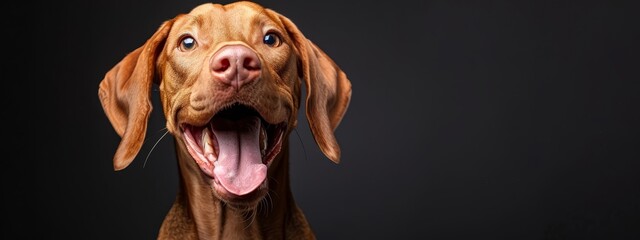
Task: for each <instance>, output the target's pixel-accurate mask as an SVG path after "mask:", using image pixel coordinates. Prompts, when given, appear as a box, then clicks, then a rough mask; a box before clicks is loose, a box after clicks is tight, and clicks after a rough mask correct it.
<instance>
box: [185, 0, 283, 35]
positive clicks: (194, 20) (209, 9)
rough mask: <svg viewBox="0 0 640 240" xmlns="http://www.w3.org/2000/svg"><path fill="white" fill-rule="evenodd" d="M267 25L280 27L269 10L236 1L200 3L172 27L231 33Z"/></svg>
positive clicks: (253, 4)
mask: <svg viewBox="0 0 640 240" xmlns="http://www.w3.org/2000/svg"><path fill="white" fill-rule="evenodd" d="M265 25H269V26H271V27H274V28H280V26H281V24H280V21H279V20H278V19H277V17H275V16H274V15H273V14H272V13H271V12H270V11H268V10H266V9H265V8H263V7H261V6H260V5H258V4H255V3H251V2H236V3H231V4H227V5H221V4H212V3H207V4H202V5H200V6H197V7H196V8H194V9H193V10H191V12H189V13H188V14H185V15H183V16H182V17H181V18H180V19H178V20H177V21H176V23H175V24H174V27H178V28H190V27H199V28H206V29H210V30H212V31H214V32H216V33H218V34H232V33H233V32H237V31H235V30H237V29H247V28H249V27H250V26H265Z"/></svg>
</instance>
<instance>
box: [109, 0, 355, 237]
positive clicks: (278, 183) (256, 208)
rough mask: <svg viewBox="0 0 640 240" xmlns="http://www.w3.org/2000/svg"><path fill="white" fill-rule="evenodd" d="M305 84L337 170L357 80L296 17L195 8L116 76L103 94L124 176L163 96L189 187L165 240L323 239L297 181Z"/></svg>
mask: <svg viewBox="0 0 640 240" xmlns="http://www.w3.org/2000/svg"><path fill="white" fill-rule="evenodd" d="M303 83H304V87H305V89H306V96H304V97H305V99H304V103H305V104H306V105H305V110H306V118H307V121H308V123H309V127H310V130H311V132H312V134H313V137H314V139H315V142H316V143H317V145H318V147H319V148H320V150H321V151H322V152H323V153H324V155H325V156H326V157H327V158H328V159H330V160H332V161H333V162H335V163H339V161H340V147H339V145H338V142H337V139H336V137H335V134H334V133H335V130H336V128H337V127H338V125H339V123H340V122H341V120H342V119H343V117H344V114H345V112H346V111H347V108H348V106H349V102H350V99H351V82H350V80H349V79H348V78H347V76H346V74H345V73H344V72H343V71H342V70H341V69H340V68H339V67H338V66H337V64H336V63H335V62H334V61H333V60H332V59H331V58H330V57H329V56H328V55H327V54H326V53H325V52H323V51H322V50H321V49H320V48H319V47H318V46H317V45H315V44H314V43H312V42H311V41H310V40H309V39H307V38H306V37H305V36H304V35H303V34H302V32H301V31H300V30H299V29H298V28H297V27H296V25H295V24H294V23H293V22H292V21H291V20H290V19H288V18H287V17H285V16H283V15H281V14H279V13H277V12H276V11H274V10H271V9H268V8H265V7H263V6H261V5H259V4H256V3H252V2H246V1H242V2H235V3H230V4H226V5H221V4H213V3H206V4H202V5H199V6H196V7H195V8H194V9H192V10H191V11H190V12H189V13H186V14H178V15H177V16H176V17H174V18H172V19H169V20H167V21H164V22H163V23H162V24H161V25H160V27H159V28H158V29H157V31H156V32H155V33H154V34H153V35H152V36H151V37H150V38H149V39H148V40H146V42H145V43H144V44H143V45H142V46H140V47H138V48H137V49H135V50H133V51H131V52H130V53H128V54H126V55H125V56H124V58H123V59H122V60H120V62H118V63H117V64H116V65H115V66H113V67H112V68H111V69H110V70H109V71H107V73H106V74H105V76H104V78H103V79H102V81H101V82H100V83H99V90H98V96H99V99H100V102H101V104H102V108H103V110H104V113H105V115H106V116H107V118H108V119H109V122H110V123H111V125H112V127H113V129H114V130H115V132H116V133H117V134H118V135H119V136H120V137H121V139H120V143H119V145H118V147H117V149H116V151H115V154H114V157H113V166H114V169H115V171H119V170H122V169H124V168H126V167H127V166H128V165H129V164H130V163H131V162H132V161H133V160H134V158H135V157H136V155H137V154H138V152H139V151H140V148H141V146H142V144H143V141H144V139H145V134H146V131H147V121H148V118H149V113H150V112H151V110H152V104H151V100H150V94H151V89H152V87H153V86H158V89H159V95H160V102H161V104H162V110H163V112H164V116H165V119H166V129H167V131H168V132H169V133H170V134H171V135H172V136H173V139H174V144H175V149H176V158H177V161H178V169H179V176H180V185H179V189H178V194H177V196H176V199H175V201H174V203H173V205H172V207H171V208H170V209H169V210H168V213H167V215H166V216H165V218H164V220H163V222H162V224H161V226H160V229H159V231H158V236H157V237H158V239H315V234H314V232H313V230H312V228H311V227H310V225H309V223H308V221H307V220H306V218H305V216H304V214H303V212H302V210H301V209H300V208H299V207H298V206H297V205H296V203H295V201H294V198H293V194H292V192H291V189H290V183H289V153H288V151H289V147H288V141H289V134H290V133H291V131H293V130H294V128H295V127H296V125H297V117H296V116H297V114H298V110H299V107H300V102H301V101H302V100H301V97H302V96H301V88H302V84H303Z"/></svg>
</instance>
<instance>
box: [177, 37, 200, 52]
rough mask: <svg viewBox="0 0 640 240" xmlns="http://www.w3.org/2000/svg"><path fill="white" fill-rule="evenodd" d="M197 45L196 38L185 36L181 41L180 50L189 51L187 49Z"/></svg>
mask: <svg viewBox="0 0 640 240" xmlns="http://www.w3.org/2000/svg"><path fill="white" fill-rule="evenodd" d="M195 46H196V40H195V39H193V37H189V36H187V37H184V38H182V40H181V41H180V50H182V51H187V50H191V49H193V48H194V47H195Z"/></svg>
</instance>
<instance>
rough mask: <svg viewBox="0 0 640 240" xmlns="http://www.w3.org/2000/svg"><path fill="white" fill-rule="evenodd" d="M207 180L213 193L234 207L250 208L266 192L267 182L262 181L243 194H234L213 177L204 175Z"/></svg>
mask: <svg viewBox="0 0 640 240" xmlns="http://www.w3.org/2000/svg"><path fill="white" fill-rule="evenodd" d="M205 178H206V179H207V182H208V184H209V186H210V188H211V190H212V191H213V195H214V196H215V197H217V198H218V199H220V200H222V201H223V202H225V203H226V204H228V205H230V206H232V207H236V208H251V207H254V206H256V205H257V204H258V203H259V202H260V201H261V200H262V199H263V198H264V197H265V196H266V195H267V192H268V186H267V185H268V184H267V182H266V181H264V182H262V184H260V186H258V187H257V188H256V189H255V190H253V191H251V192H250V193H247V194H244V195H241V196H239V195H235V194H233V193H230V192H229V191H227V190H226V189H225V188H224V187H223V186H222V185H220V184H218V183H217V182H216V180H215V179H213V178H211V177H208V176H205Z"/></svg>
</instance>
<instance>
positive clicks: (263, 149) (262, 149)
mask: <svg viewBox="0 0 640 240" xmlns="http://www.w3.org/2000/svg"><path fill="white" fill-rule="evenodd" d="M259 140H260V153H261V154H262V156H263V157H264V155H265V154H266V151H267V130H265V129H264V127H262V126H260V139H259Z"/></svg>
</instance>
